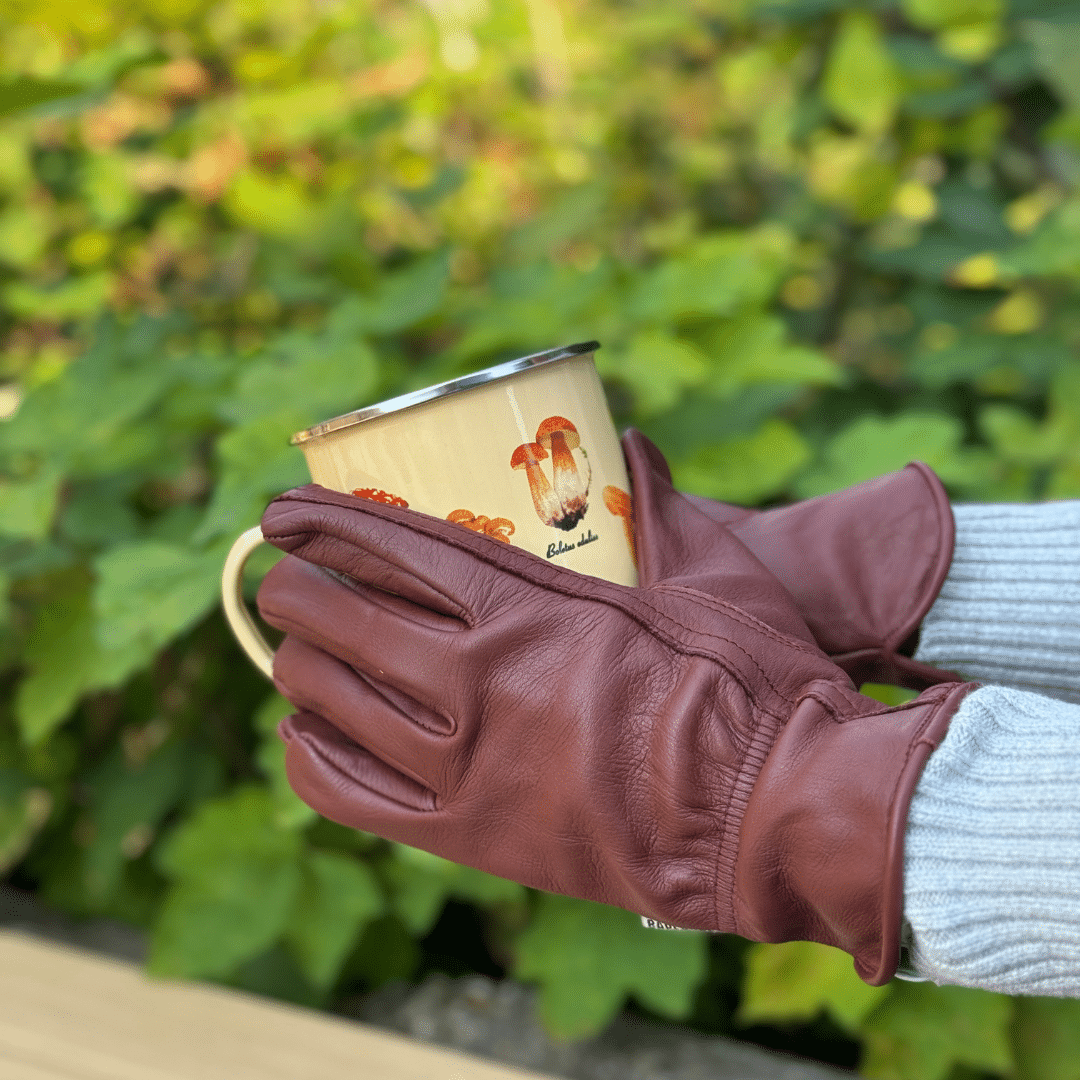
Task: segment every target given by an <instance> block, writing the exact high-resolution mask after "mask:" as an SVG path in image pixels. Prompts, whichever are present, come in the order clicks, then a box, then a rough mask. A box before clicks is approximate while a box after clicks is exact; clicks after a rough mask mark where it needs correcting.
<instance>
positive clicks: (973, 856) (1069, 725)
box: [901, 501, 1080, 997]
mask: <svg viewBox="0 0 1080 1080" xmlns="http://www.w3.org/2000/svg"><path fill="white" fill-rule="evenodd" d="M954 511H955V515H956V524H957V537H956V553H955V555H954V557H953V562H952V565H951V567H950V570H949V575H948V578H947V579H946V581H945V584H944V586H943V587H942V590H941V593H940V595H939V597H938V599H937V601H936V602H935V604H934V606H933V607H932V608H931V610H930V612H929V613H928V614H927V617H926V619H925V620H924V622H923V626H922V633H921V637H920V644H919V648H918V651H917V652H916V659H919V660H923V661H926V662H928V663H932V664H937V665H938V666H941V667H946V668H949V669H951V670H954V671H958V672H959V673H961V674H962V675H964V676H965V677H966V678H969V679H973V680H978V681H981V682H984V683H989V684H990V685H986V686H984V687H983V688H982V689H980V690H977V691H975V692H974V693H973V694H971V695H969V696H968V698H966V699H965V701H964V703H963V704H962V705H961V707H960V709H959V710H958V712H957V714H956V716H955V717H954V718H953V721H952V724H951V726H950V729H949V732H948V734H947V736H946V738H945V739H944V741H943V742H942V744H941V746H940V747H939V748H938V749H937V751H935V753H934V754H933V755H932V756H931V758H930V760H929V762H928V763H927V766H926V769H925V770H924V772H923V775H922V778H921V779H920V781H919V785H918V788H917V789H916V792H915V796H914V798H913V800H912V803H911V810H910V814H909V818H908V826H907V833H906V848H905V861H904V914H905V923H906V925H905V938H906V941H905V945H906V949H905V954H906V968H905V969H902V972H901V974H902V975H903V974H904V972H905V970H906V974H907V975H908V976H909V977H910V976H915V977H921V978H929V979H932V980H933V981H934V982H939V983H955V984H959V985H964V986H974V987H980V988H983V989H987V990H997V991H1002V992H1005V993H1014V994H1043V995H1055V996H1068V997H1080V704H1075V703H1077V702H1080V501H1078V502H1059V503H1043V504H1039V505H1020V506H1012V505H986V506H957V507H955V508H954Z"/></svg>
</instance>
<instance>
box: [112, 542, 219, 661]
mask: <svg viewBox="0 0 1080 1080" xmlns="http://www.w3.org/2000/svg"><path fill="white" fill-rule="evenodd" d="M221 560H222V554H221V553H220V552H217V551H211V552H209V553H203V552H197V551H192V550H190V549H189V548H185V547H181V546H179V545H178V544H163V543H158V542H156V541H153V540H146V541H140V542H137V543H133V544H123V545H118V546H116V547H113V548H111V549H110V550H108V551H106V552H105V554H103V555H101V556H99V557H98V559H97V560H96V562H95V569H96V570H97V576H98V580H97V584H96V586H95V589H94V610H95V615H96V616H97V627H96V632H97V637H98V640H99V641H100V642H101V644H102V646H103V647H104V648H106V649H111V650H116V649H126V648H130V647H132V646H136V645H140V644H142V645H146V646H148V647H150V648H154V649H159V648H161V646H163V645H166V644H168V642H170V641H172V640H173V638H175V637H177V636H178V635H180V634H182V633H183V632H184V631H185V630H187V629H188V628H189V627H191V626H192V625H193V624H194V623H196V622H197V621H198V620H199V619H201V618H202V616H203V615H205V614H206V612H207V611H208V610H209V609H210V608H211V607H212V606H213V605H214V603H215V602H216V601H217V598H218V595H219V589H220V587H221Z"/></svg>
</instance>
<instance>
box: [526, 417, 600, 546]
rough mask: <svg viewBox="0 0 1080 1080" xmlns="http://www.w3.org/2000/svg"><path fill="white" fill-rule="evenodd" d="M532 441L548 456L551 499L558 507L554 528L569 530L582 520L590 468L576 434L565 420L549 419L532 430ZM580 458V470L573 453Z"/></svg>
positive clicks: (586, 502)
mask: <svg viewBox="0 0 1080 1080" xmlns="http://www.w3.org/2000/svg"><path fill="white" fill-rule="evenodd" d="M536 441H537V442H538V443H539V444H540V445H541V446H542V447H543V448H544V449H545V450H548V451H550V453H551V472H552V479H553V482H554V486H555V495H556V496H557V497H558V500H559V503H560V505H561V506H562V516H561V517H560V519H559V520H558V521H556V522H555V524H556V525H557V526H558V527H559V528H560V529H566V530H568V531H569V530H570V529H572V528H573V527H574V526H575V525H577V523H578V522H579V521H580V520H581V519H582V518H583V517H584V516H585V511H586V510H587V509H588V508H589V502H588V497H589V481H590V480H592V467H591V466H590V465H589V459H588V457H587V456H586V455H585V451H584V450H580V447H581V439H580V438H579V436H578V430H577V428H576V427H574V425H573V424H572V423H571V422H570V421H569V420H567V419H566V417H565V416H549V417H548V418H547V419H546V420H542V421H541V423H540V426H539V427H538V428H537V429H536ZM575 450H579V452H580V453H581V456H582V465H581V468H579V467H578V462H577V461H576V460H575V459H574V454H573V451H575Z"/></svg>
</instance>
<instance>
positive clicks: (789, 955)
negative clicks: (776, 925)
mask: <svg viewBox="0 0 1080 1080" xmlns="http://www.w3.org/2000/svg"><path fill="white" fill-rule="evenodd" d="M889 993H890V991H889V988H888V987H885V986H867V985H866V983H864V982H863V981H862V979H860V978H859V976H858V975H856V974H855V968H854V966H853V965H852V962H851V957H850V956H849V955H848V954H847V953H845V952H841V951H840V950H839V949H830V948H829V947H828V946H826V945H817V944H815V943H814V942H810V941H788V942H784V943H783V944H780V945H755V946H754V947H753V948H752V949H751V950H750V952H749V954H748V956H747V967H746V978H745V980H744V982H743V996H742V1001H741V1002H740V1004H739V1012H738V1020H739V1022H740V1023H742V1024H754V1023H758V1022H768V1021H780V1022H791V1021H800V1020H812V1019H813V1018H814V1017H815V1016H817V1014H818V1013H820V1012H828V1013H829V1015H830V1016H832V1018H833V1019H834V1020H835V1021H836V1022H837V1023H838V1024H840V1026H841V1027H843V1028H845V1029H847V1030H848V1031H855V1030H856V1028H857V1027H858V1025H859V1023H860V1021H862V1020H863V1018H864V1017H865V1016H866V1015H867V1014H868V1013H869V1012H871V1010H873V1009H874V1008H876V1007H877V1006H878V1005H880V1004H881V1003H882V1001H883V1000H884V999H885V998H887V997H888V996H889Z"/></svg>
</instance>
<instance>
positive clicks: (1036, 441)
mask: <svg viewBox="0 0 1080 1080" xmlns="http://www.w3.org/2000/svg"><path fill="white" fill-rule="evenodd" d="M979 427H980V428H981V429H982V431H983V433H984V434H985V435H986V437H987V439H988V440H989V441H990V444H991V445H992V446H993V447H994V449H995V450H996V451H997V452H998V453H999V454H1000V455H1001V456H1002V457H1003V458H1006V459H1007V460H1009V461H1015V462H1018V463H1020V464H1022V465H1049V464H1051V463H1052V462H1054V461H1057V460H1058V458H1060V457H1061V455H1062V454H1063V453H1064V452H1065V451H1066V450H1067V449H1068V447H1069V443H1068V439H1067V435H1068V432H1067V431H1066V430H1064V429H1063V427H1062V426H1060V425H1055V424H1052V423H1045V422H1044V423H1041V424H1040V423H1037V422H1036V421H1035V420H1033V419H1032V418H1031V416H1030V415H1029V414H1028V413H1026V412H1023V411H1022V410H1021V409H1017V408H1015V407H1014V406H1012V405H986V406H985V407H984V408H983V409H982V410H980V412H979Z"/></svg>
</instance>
